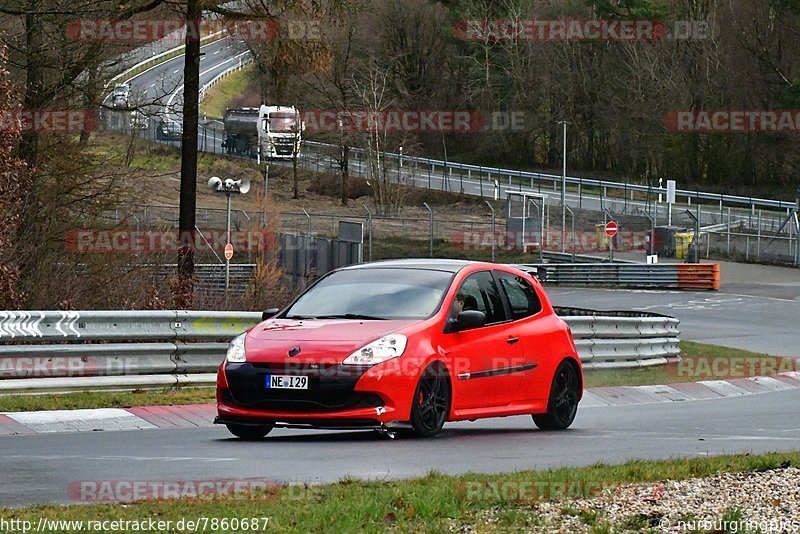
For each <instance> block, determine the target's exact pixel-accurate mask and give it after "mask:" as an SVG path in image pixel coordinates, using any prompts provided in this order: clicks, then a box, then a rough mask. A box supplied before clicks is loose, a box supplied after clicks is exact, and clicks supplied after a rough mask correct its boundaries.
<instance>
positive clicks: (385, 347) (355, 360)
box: [342, 334, 408, 365]
mask: <svg viewBox="0 0 800 534" xmlns="http://www.w3.org/2000/svg"><path fill="white" fill-rule="evenodd" d="M407 342H408V338H406V336H404V335H402V334H389V335H388V336H383V337H382V338H380V339H376V340H375V341H373V342H372V343H368V344H367V345H364V346H363V347H361V348H360V349H358V350H357V351H355V352H354V353H353V354H351V355H350V356H348V357H347V358H346V359H345V360H344V361H343V362H342V363H343V364H345V365H375V364H378V363H382V362H385V361H387V360H391V359H392V358H397V357H398V356H400V355H402V354H403V351H405V350H406V343H407Z"/></svg>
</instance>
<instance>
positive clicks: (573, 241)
mask: <svg viewBox="0 0 800 534" xmlns="http://www.w3.org/2000/svg"><path fill="white" fill-rule="evenodd" d="M567 211H569V214H570V216H571V217H572V263H575V246H576V243H575V242H576V241H577V237H576V236H575V212H574V211H572V208H570V207H569V206H567Z"/></svg>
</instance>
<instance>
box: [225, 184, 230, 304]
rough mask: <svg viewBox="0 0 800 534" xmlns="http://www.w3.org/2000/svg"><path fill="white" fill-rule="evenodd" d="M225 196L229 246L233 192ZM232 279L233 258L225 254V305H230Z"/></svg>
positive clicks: (228, 241)
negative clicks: (229, 294) (229, 296)
mask: <svg viewBox="0 0 800 534" xmlns="http://www.w3.org/2000/svg"><path fill="white" fill-rule="evenodd" d="M225 197H226V198H227V210H226V211H227V213H226V217H225V218H226V224H225V236H226V237H225V245H226V246H227V245H228V244H229V243H230V242H231V194H230V193H225ZM230 280H231V260H230V258H228V257H227V254H226V255H225V306H226V307H227V305H228V288H229V287H230Z"/></svg>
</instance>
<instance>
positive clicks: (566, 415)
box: [532, 360, 581, 430]
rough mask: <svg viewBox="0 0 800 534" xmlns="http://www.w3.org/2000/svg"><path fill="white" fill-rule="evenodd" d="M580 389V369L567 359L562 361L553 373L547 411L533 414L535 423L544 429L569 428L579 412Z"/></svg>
mask: <svg viewBox="0 0 800 534" xmlns="http://www.w3.org/2000/svg"><path fill="white" fill-rule="evenodd" d="M580 390H581V385H580V377H579V376H578V369H577V368H576V367H575V365H573V364H572V363H570V362H568V361H566V360H565V361H563V362H561V363H560V364H559V366H558V368H557V369H556V372H555V374H554V375H553V383H552V385H551V386H550V397H549V398H548V401H547V413H543V414H533V416H532V417H533V422H534V424H535V425H536V426H537V427H539V428H540V429H542V430H564V429H567V428H569V426H570V425H571V424H572V422H573V421H574V420H575V415H576V414H577V413H578V402H579V401H580V397H581V391H580Z"/></svg>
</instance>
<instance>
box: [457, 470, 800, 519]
mask: <svg viewBox="0 0 800 534" xmlns="http://www.w3.org/2000/svg"><path fill="white" fill-rule="evenodd" d="M512 506H513V505H512ZM509 507H510V506H509V505H506V506H504V507H501V506H496V507H494V508H491V509H489V510H485V511H482V512H481V513H479V514H478V516H477V517H476V521H475V523H474V524H464V523H459V522H454V524H453V525H451V526H452V530H453V531H456V532H485V531H487V530H488V531H491V530H504V531H505V530H509V527H508V526H504V527H500V524H502V523H504V522H503V521H502V517H503V514H504V513H506V512H505V511H504V510H508V508H509ZM516 510H517V511H519V512H524V517H523V518H521V519H524V523H525V524H524V525H523V524H520V525H519V527H520V529H521V530H524V531H526V532H542V533H550V532H563V533H568V532H596V531H598V530H599V531H606V530H608V531H611V532H731V533H737V532H768V533H772V532H800V469H797V468H792V467H787V468H785V469H773V470H768V471H761V472H748V473H723V474H719V475H716V476H711V477H705V478H694V479H687V480H669V481H665V482H656V483H648V484H626V485H620V486H617V487H614V488H610V489H606V490H605V491H603V492H602V493H601V494H600V495H599V496H597V497H594V498H589V499H577V500H557V501H547V502H536V503H519V508H517V509H516ZM506 525H508V523H507V522H506ZM496 527H500V528H496Z"/></svg>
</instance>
